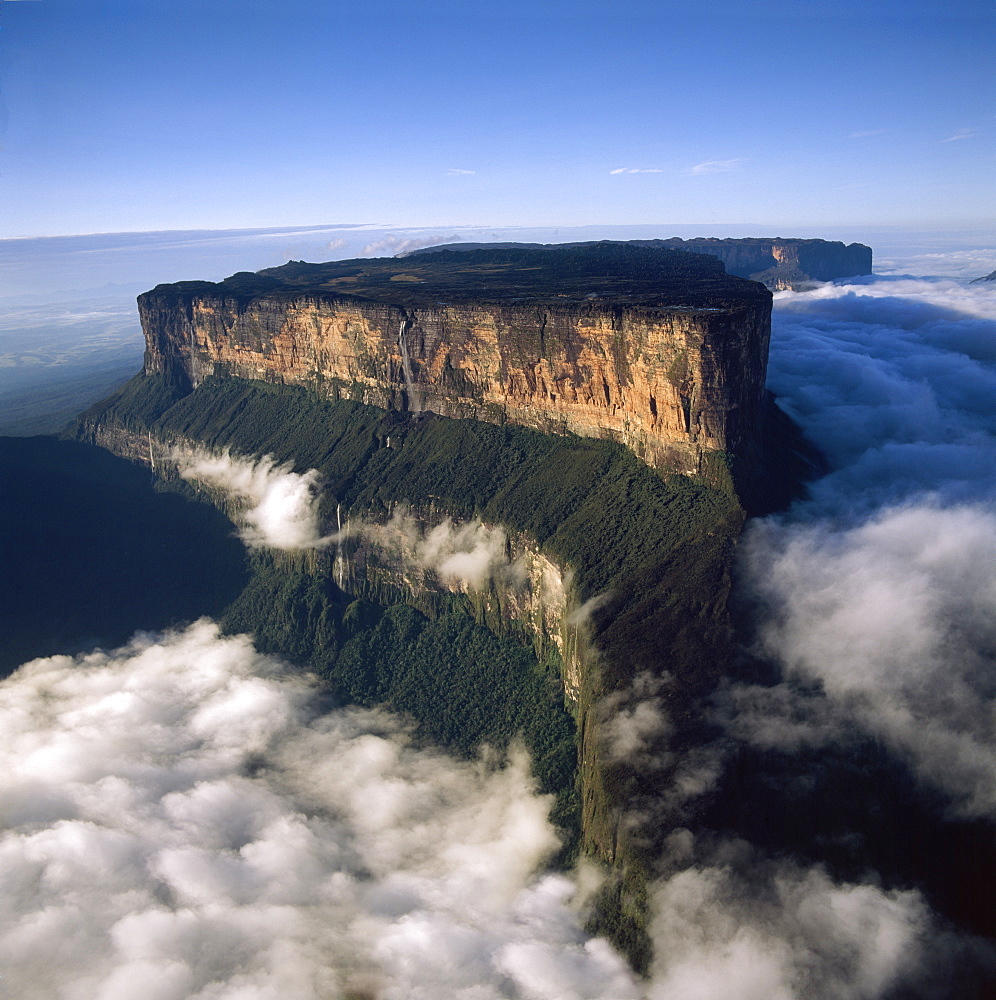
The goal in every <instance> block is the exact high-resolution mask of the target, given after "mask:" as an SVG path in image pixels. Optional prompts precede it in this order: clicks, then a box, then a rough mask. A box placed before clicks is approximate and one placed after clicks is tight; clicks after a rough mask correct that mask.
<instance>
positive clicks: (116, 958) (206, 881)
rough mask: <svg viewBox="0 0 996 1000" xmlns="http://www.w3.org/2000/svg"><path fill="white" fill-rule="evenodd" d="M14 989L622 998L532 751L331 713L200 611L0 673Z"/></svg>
mask: <svg viewBox="0 0 996 1000" xmlns="http://www.w3.org/2000/svg"><path fill="white" fill-rule="evenodd" d="M0 741H2V743H3V748H4V756H5V760H7V762H8V766H6V767H5V769H4V773H3V775H2V776H0V801H2V803H3V808H2V813H3V815H4V817H5V823H4V827H5V829H4V832H3V834H2V837H0V880H2V883H3V886H4V892H3V895H2V902H0V907H2V909H3V911H4V919H3V921H2V927H3V931H2V935H0V967H2V974H3V985H4V988H5V990H6V991H7V992H8V993H9V994H10V995H11V996H17V997H19V998H22V1000H42V998H44V1000H48V998H50V997H53V996H66V997H80V998H83V997H87V998H97V997H99V998H101V1000H116V998H124V997H133V996H136V995H141V996H143V997H154V998H156V1000H188V998H192V997H198V998H201V1000H207V998H212V1000H222V998H226V1000H235V998H236V997H238V998H248V997H252V998H254V1000H269V998H273V1000H276V998H287V997H293V998H294V1000H308V998H311V997H313V998H316V1000H317V998H319V997H322V998H325V997H334V996H353V997H361V996H365V997H375V996H376V997H384V998H387V997H406V998H416V1000H417V998H420V997H421V998H436V997H442V996H468V997H469V996H474V997H476V998H481V1000H489V998H499V997H509V996H520V997H528V998H534V1000H541V998H549V1000H554V998H556V1000H570V998H574V997H576V998H580V997H589V998H598V997H604V998H610V997H611V998H616V1000H626V998H635V997H637V996H638V994H639V991H638V989H637V986H636V984H635V982H634V980H633V978H632V976H631V974H630V973H629V972H628V970H627V969H626V967H625V964H624V963H623V961H622V959H621V958H619V956H618V955H616V954H615V953H614V952H612V950H611V949H610V948H609V947H608V946H607V945H606V944H605V943H604V942H602V941H599V940H597V939H589V938H587V937H586V936H585V935H584V933H583V932H582V930H581V927H580V923H581V916H580V911H579V910H578V908H577V905H576V903H577V898H576V897H578V895H579V891H578V888H577V885H576V884H575V883H573V882H572V881H570V880H569V879H567V878H566V877H564V876H559V875H550V874H547V875H544V874H542V865H543V862H544V861H545V859H546V858H548V856H549V855H550V853H551V852H552V851H553V850H554V849H555V847H556V846H557V840H556V837H555V834H554V832H553V829H552V827H551V826H550V824H549V822H548V820H547V809H548V806H549V802H548V800H547V799H546V798H544V797H542V796H538V795H536V794H535V792H534V790H533V787H532V781H531V779H530V777H529V774H528V770H529V769H528V761H527V760H526V759H525V758H524V757H523V756H521V755H514V754H513V756H512V759H511V760H510V761H508V762H507V763H506V764H505V765H504V766H501V767H495V766H486V765H484V764H483V763H473V762H460V761H456V760H453V759H452V758H449V757H447V756H445V755H443V754H441V753H434V752H431V751H426V750H416V749H415V748H413V747H412V746H411V745H410V744H409V742H408V738H407V735H406V733H405V730H404V727H403V725H402V724H401V723H400V722H399V721H398V720H397V719H395V718H393V717H391V716H389V715H387V714H384V713H381V712H376V711H361V710H349V711H333V712H331V713H329V714H322V713H321V711H320V710H319V709H318V707H317V704H316V700H315V692H314V690H313V689H312V687H311V685H310V684H309V682H308V680H307V679H306V678H304V677H302V676H301V675H300V674H299V673H286V672H284V671H283V669H282V668H281V666H280V665H279V664H278V663H276V662H275V661H273V660H272V659H270V658H268V657H265V656H262V655H260V654H259V653H257V652H256V651H255V650H254V649H253V648H252V646H251V644H250V643H249V641H248V640H247V639H246V638H245V637H230V638H222V637H220V636H219V634H218V632H217V629H216V628H215V627H214V626H213V625H212V624H211V623H209V622H206V621H202V622H199V623H197V624H195V625H193V626H191V627H190V628H189V629H187V630H185V631H183V632H180V633H176V634H170V635H166V636H163V637H161V638H158V639H157V638H154V637H148V636H145V637H142V636H140V637H138V638H136V639H135V640H134V641H133V642H132V643H131V645H130V646H128V647H126V648H124V649H122V650H119V651H117V652H114V653H102V652H96V653H93V654H90V655H88V656H86V657H83V658H81V659H79V660H78V661H73V660H71V659H70V658H68V657H53V658H50V659H46V660H38V661H35V662H34V663H32V664H30V665H28V666H26V667H24V668H22V669H21V670H20V671H19V672H18V673H16V674H15V675H13V676H12V677H11V678H9V679H7V680H6V681H5V682H4V683H3V685H2V686H0Z"/></svg>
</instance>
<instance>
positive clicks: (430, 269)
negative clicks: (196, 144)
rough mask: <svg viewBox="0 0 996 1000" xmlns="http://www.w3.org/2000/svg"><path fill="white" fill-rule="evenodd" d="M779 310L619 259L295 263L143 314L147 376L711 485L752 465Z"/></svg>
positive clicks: (532, 254) (153, 302)
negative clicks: (482, 436) (553, 437)
mask: <svg viewBox="0 0 996 1000" xmlns="http://www.w3.org/2000/svg"><path fill="white" fill-rule="evenodd" d="M770 308H771V299H770V294H769V293H768V292H767V291H766V290H765V289H764V288H762V287H760V286H759V285H757V284H755V283H751V282H747V281H742V280H739V279H737V278H735V277H729V276H728V275H726V274H725V273H723V270H722V268H721V267H719V266H717V264H716V263H715V262H713V261H710V260H709V259H708V258H704V257H701V256H693V255H689V254H684V253H675V252H673V251H670V250H667V249H661V248H657V247H631V246H626V245H619V244H616V245H611V244H610V245H604V244H603V245H598V246H594V247H583V248H573V249H566V250H559V251H558V250H549V251H540V252H536V251H528V250H527V251H521V250H511V251H510V250H500V251H494V250H492V251H478V252H476V253H469V254H464V253H461V254H432V255H428V256H426V257H423V258H409V259H407V260H398V259H394V258H390V259H387V260H373V261H368V260H364V261H340V262H335V263H333V264H324V265H305V264H295V263H293V262H292V263H291V264H288V265H286V266H285V267H284V268H276V269H272V270H270V271H265V272H260V274H259V275H236V276H235V277H234V278H232V279H229V280H228V281H226V282H222V283H220V284H217V285H213V284H210V283H205V282H196V283H186V284H179V285H166V286H158V287H157V288H156V289H154V290H153V291H152V292H147V293H146V294H144V295H143V296H141V297H140V299H139V310H140V313H141V317H142V324H143V328H144V330H145V335H146V340H147V345H148V347H147V353H146V365H145V370H146V372H149V373H151V372H166V371H179V372H182V373H183V374H184V375H185V376H186V377H187V378H189V379H190V381H191V382H192V383H193V385H195V386H196V385H197V384H198V383H199V382H200V381H202V380H203V379H204V378H205V377H206V376H210V375H229V376H237V377H240V378H249V379H259V380H265V381H275V382H282V383H285V384H290V385H301V386H304V387H307V388H309V389H311V390H313V391H315V392H317V393H319V394H320V395H323V396H326V397H331V398H341V397H348V398H351V399H354V400H357V401H361V402H365V403H370V404H374V405H377V406H380V407H382V408H386V409H399V410H407V411H409V412H420V411H431V412H433V413H437V414H441V415H444V416H450V417H461V418H463V417H466V418H472V419H476V420H484V421H488V422H491V423H504V422H511V423H516V424H520V425H522V426H525V427H529V428H533V429H536V430H540V431H543V432H547V433H558V434H565V433H573V434H578V435H581V436H585V437H595V438H608V439H612V440H615V441H618V442H620V443H622V444H624V445H626V446H627V447H629V448H630V449H631V450H632V451H633V452H634V453H635V454H637V455H638V456H639V457H640V458H641V459H643V460H644V461H646V462H647V463H648V464H649V465H651V466H654V467H657V468H661V469H666V470H670V471H675V472H680V473H684V474H701V475H706V476H714V475H715V470H716V469H717V468H718V467H719V466H722V465H723V463H724V462H725V460H726V458H728V457H730V456H732V457H733V458H734V460H736V461H738V462H740V464H741V466H742V467H744V468H748V467H750V466H751V465H752V464H753V463H754V460H755V459H756V455H757V450H758V435H759V428H760V414H761V405H762V399H763V389H764V380H765V371H766V362H767V352H768V338H769V331H770ZM718 458H719V459H720V461H718V462H717V459H718Z"/></svg>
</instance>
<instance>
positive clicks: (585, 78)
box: [0, 0, 996, 236]
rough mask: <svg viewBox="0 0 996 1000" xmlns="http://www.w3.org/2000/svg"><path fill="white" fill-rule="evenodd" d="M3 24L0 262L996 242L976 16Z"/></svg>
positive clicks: (137, 8) (617, 11)
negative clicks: (177, 240)
mask: <svg viewBox="0 0 996 1000" xmlns="http://www.w3.org/2000/svg"><path fill="white" fill-rule="evenodd" d="M0 17H2V28H3V30H2V32H0V37H2V45H3V50H2V70H0V73H2V76H0V85H2V90H3V98H4V105H5V107H4V111H5V121H6V125H5V135H4V149H3V152H2V154H0V157H2V158H0V171H2V178H0V185H2V187H0V198H2V205H0V210H2V218H0V232H2V235H7V236H10V235H22V236H25V235H55V234H71V233H86V232H114V231H141V230H164V229H183V228H206V229H209V228H235V227H252V226H288V225H305V224H310V223H315V224H317V223H325V224H333V223H366V224H384V225H397V226H402V225H440V226H445V225H453V226H456V225H483V226H508V225H564V226H573V225H585V224H662V225H664V224H690V223H700V224H726V223H730V224H747V225H758V226H765V227H771V226H779V225H781V226H782V227H788V226H800V225H801V226H810V227H811V228H812V227H818V226H821V225H824V226H831V225H836V226H841V225H843V226H847V225H852V224H853V225H870V224H879V225H882V224H884V225H906V226H909V225H914V226H915V225H925V226H929V225H938V226H941V225H945V226H950V225H971V224H980V225H984V224H986V223H987V222H991V221H992V220H993V219H994V218H996V205H994V199H993V177H994V173H996V171H994V168H996V144H994V142H993V137H994V128H993V126H994V124H996V118H994V114H996V101H994V87H993V79H994V73H993V70H994V65H993V63H994V60H993V57H992V48H991V46H992V38H993V37H994V35H996V32H994V28H996V8H993V6H992V5H991V4H990V3H989V2H988V0H986V2H981V0H947V2H937V3H934V2H920V3H917V2H915V0H912V2H904V3H900V2H893V0H864V2H860V3H858V2H850V0H845V2H830V0H780V2H777V3H775V2H768V0H737V2H733V0H698V2H696V3H694V4H692V3H690V2H681V3H678V2H672V0H655V2H650V0H613V2H608V0H604V2H603V0H532V2H523V0H509V2H505V3H502V4H494V3H486V2H481V0H364V2H363V3H360V2H359V0H321V2H318V0H280V2H262V0H155V2H153V0H7V2H5V3H3V4H2V11H0ZM812 235H818V233H817V232H815V230H814V231H813V232H812Z"/></svg>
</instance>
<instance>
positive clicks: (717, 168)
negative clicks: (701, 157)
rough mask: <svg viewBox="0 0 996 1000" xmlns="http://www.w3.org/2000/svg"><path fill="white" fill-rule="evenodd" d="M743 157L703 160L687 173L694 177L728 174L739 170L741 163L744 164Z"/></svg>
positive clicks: (744, 159)
mask: <svg viewBox="0 0 996 1000" xmlns="http://www.w3.org/2000/svg"><path fill="white" fill-rule="evenodd" d="M746 162H747V160H746V158H745V157H742V156H739V157H734V158H733V159H731V160H705V161H704V162H702V163H696V164H695V166H694V167H689V168H688V172H689V173H690V174H694V175H700V174H728V173H730V172H732V171H734V170H739V169H740V165H741V164H742V163H746Z"/></svg>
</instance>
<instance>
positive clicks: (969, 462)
mask: <svg viewBox="0 0 996 1000" xmlns="http://www.w3.org/2000/svg"><path fill="white" fill-rule="evenodd" d="M994 320H996V300H994V298H993V296H992V293H991V292H990V291H988V290H985V289H981V288H980V286H973V285H967V284H965V283H961V282H957V281H954V280H951V279H943V280H928V279H914V278H909V277H896V278H885V279H883V278H875V277H868V278H866V279H852V280H851V281H848V282H842V283H840V284H827V285H823V286H821V287H819V288H817V289H815V290H813V291H811V292H804V293H792V292H788V293H778V294H776V296H775V317H774V323H773V336H772V353H771V364H770V368H769V384H770V385H771V386H772V388H773V389H774V391H775V392H776V394H777V395H778V396H779V397H780V399H781V401H782V403H783V405H784V406H785V407H786V408H787V409H788V410H789V411H790V412H791V413H792V415H793V416H794V417H795V418H796V419H797V420H799V422H800V423H801V424H802V426H803V427H804V429H805V430H806V432H807V433H808V434H809V435H810V436H811V438H812V439H813V440H814V441H815V442H816V443H817V445H819V446H820V447H821V448H822V449H823V451H824V452H825V453H826V455H827V456H828V457H829V459H830V461H831V463H832V470H831V472H830V473H829V474H828V475H826V476H824V477H823V479H821V480H820V481H818V482H816V483H814V484H813V485H812V487H811V493H812V498H811V499H810V500H809V501H807V502H803V503H800V504H797V505H796V506H795V508H794V509H793V510H791V511H790V512H789V513H788V514H787V515H785V516H783V517H781V518H777V519H773V520H770V521H768V522H766V523H755V524H754V525H753V526H752V528H751V530H750V531H749V532H748V534H747V536H746V538H745V543H744V545H743V547H742V556H743V559H742V568H743V570H744V575H743V577H742V585H743V586H744V587H745V589H746V590H747V592H748V593H750V594H751V595H752V596H753V597H754V598H755V599H759V601H760V607H759V615H760V636H761V641H762V643H763V648H764V650H765V651H766V653H767V654H768V655H769V656H771V657H773V658H774V659H775V661H776V662H777V663H778V664H779V665H780V666H781V667H782V670H783V671H784V675H785V677H786V679H787V680H786V683H784V684H782V685H778V686H776V687H774V688H758V687H752V688H739V689H736V690H734V691H733V692H731V693H730V694H729V696H728V698H729V700H728V702H727V703H726V705H725V710H726V712H727V714H728V724H729V726H730V731H731V732H733V733H734V734H735V735H737V736H739V737H740V738H743V739H746V740H749V741H750V742H754V743H757V744H760V745H762V746H768V747H779V748H781V749H783V750H792V749H796V748H798V747H801V746H814V745H819V744H821V743H829V742H833V741H834V740H835V739H839V738H841V736H842V735H843V734H844V733H846V732H847V731H848V730H849V729H851V730H853V728H854V727H855V726H857V727H858V729H859V730H860V731H861V732H864V733H866V734H870V735H872V736H874V737H875V738H876V739H878V740H880V741H881V742H882V743H883V744H884V745H885V746H887V747H888V748H889V749H890V750H891V751H892V752H893V753H894V754H896V755H898V756H899V757H901V758H902V759H904V760H905V761H906V762H907V763H908V764H909V765H910V767H911V768H912V769H913V771H914V772H915V773H916V774H917V775H918V776H919V778H920V779H921V781H922V782H924V783H925V784H926V785H928V786H931V787H932V788H934V789H939V790H941V791H943V792H944V793H945V794H946V796H947V799H948V802H949V804H950V808H951V809H952V810H953V811H955V812H957V813H959V814H961V815H967V816H989V817H994V816H996V732H994V728H993V720H994V718H996V681H994V679H993V676H992V669H991V661H990V659H989V657H990V656H991V650H992V648H993V647H994V644H996V512H994V510H993V507H992V497H993V495H996V440H994V437H993V429H994V425H993V414H992V400H993V399H994V398H996V369H994V368H993V361H996V347H994V344H996V339H994V332H996V325H994ZM814 373H818V376H816V375H814ZM794 681H802V682H803V684H804V686H805V687H806V688H807V689H808V690H807V691H806V692H805V693H803V692H801V691H800V690H799V689H798V687H796V686H795V685H794V683H793V682H794ZM814 684H815V685H816V691H815V693H814V692H813V690H812V688H813V685H814Z"/></svg>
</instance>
